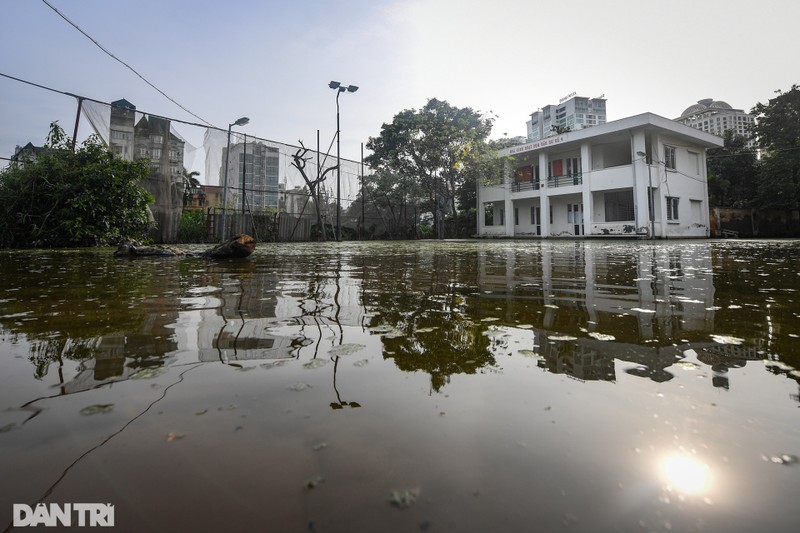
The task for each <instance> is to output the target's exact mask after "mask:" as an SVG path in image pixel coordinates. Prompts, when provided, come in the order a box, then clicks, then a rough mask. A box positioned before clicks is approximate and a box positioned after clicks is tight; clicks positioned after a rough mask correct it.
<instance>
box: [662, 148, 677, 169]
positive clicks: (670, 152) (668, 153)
mask: <svg viewBox="0 0 800 533" xmlns="http://www.w3.org/2000/svg"><path fill="white" fill-rule="evenodd" d="M664 166H665V167H666V168H669V169H672V170H675V168H677V167H676V166H675V147H674V146H667V145H664Z"/></svg>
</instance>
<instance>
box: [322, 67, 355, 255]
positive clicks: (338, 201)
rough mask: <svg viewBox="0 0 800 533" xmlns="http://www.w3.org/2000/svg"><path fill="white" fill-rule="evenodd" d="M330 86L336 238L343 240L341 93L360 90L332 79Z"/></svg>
mask: <svg viewBox="0 0 800 533" xmlns="http://www.w3.org/2000/svg"><path fill="white" fill-rule="evenodd" d="M328 87H330V88H331V89H333V90H334V91H336V240H337V241H341V240H342V218H341V217H342V166H341V165H342V152H341V144H340V137H341V135H340V134H341V130H340V128H339V95H340V94H342V93H343V92H345V91H347V92H351V93H354V92H356V91H357V90H358V87H357V86H355V85H348V86H346V87H345V86H344V85H343V84H342V83H341V82H338V81H332V82H330V83H329V84H328Z"/></svg>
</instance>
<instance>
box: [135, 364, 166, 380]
mask: <svg viewBox="0 0 800 533" xmlns="http://www.w3.org/2000/svg"><path fill="white" fill-rule="evenodd" d="M166 371H167V369H166V368H164V367H163V366H155V367H148V368H141V369H139V370H137V371H136V372H134V373H133V374H131V379H153V378H156V377H158V376H160V375H161V374H164V373H165V372H166Z"/></svg>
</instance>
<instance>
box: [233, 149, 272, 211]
mask: <svg viewBox="0 0 800 533" xmlns="http://www.w3.org/2000/svg"><path fill="white" fill-rule="evenodd" d="M230 154H231V157H230V158H228V152H227V149H226V148H223V149H222V161H223V163H222V165H223V166H222V169H221V170H220V173H219V175H220V179H222V176H224V173H225V166H224V165H225V161H227V162H228V199H229V201H230V202H232V207H234V208H235V209H240V206H241V205H242V184H243V183H244V192H245V196H246V204H247V206H246V207H247V209H250V210H253V211H257V210H263V209H265V208H268V207H273V208H277V207H278V181H279V176H278V175H279V170H280V163H279V161H280V154H279V152H278V149H277V148H273V147H271V146H267V145H266V144H264V143H262V142H242V143H235V144H231V152H230ZM220 185H222V184H220Z"/></svg>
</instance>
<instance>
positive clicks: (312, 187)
mask: <svg viewBox="0 0 800 533" xmlns="http://www.w3.org/2000/svg"><path fill="white" fill-rule="evenodd" d="M298 142H299V143H300V148H298V149H297V151H296V152H295V153H293V154H292V166H293V167H294V168H296V169H297V170H299V171H300V175H301V176H303V181H305V182H306V186H307V187H308V190H309V191H310V192H311V195H310V196H309V198H313V199H314V201H313V204H314V210H315V211H316V212H317V225H318V226H319V228H320V233H319V236H320V238H321V239H322V240H323V241H325V240H327V238H326V234H327V231H325V226H324V225H323V221H322V211H321V206H320V197H319V196H320V195H319V188H320V185H323V184H324V183H325V176H326V174H328V172H331V171H332V170H336V169H337V168H338V166H336V165H334V166H332V167H328V168H326V169H325V170H324V171H322V169H319V168H318V169H317V176H316V177H315V178H314V179H313V180H312V179H311V178H309V177H308V174H306V164H307V163H308V161H309V160H310V159H311V158H310V157H306V155H307V154H308V152H309V149H308V148H306V147H305V145H304V144H303V141H298ZM308 201H309V200H308V199H307V200H306V204H308ZM303 210H305V205H303Z"/></svg>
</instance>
